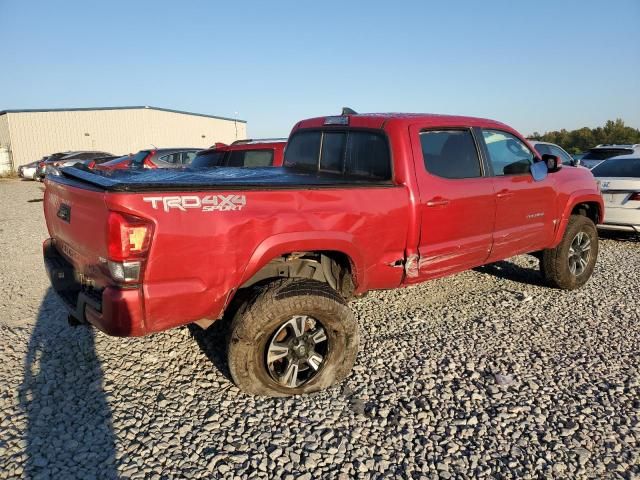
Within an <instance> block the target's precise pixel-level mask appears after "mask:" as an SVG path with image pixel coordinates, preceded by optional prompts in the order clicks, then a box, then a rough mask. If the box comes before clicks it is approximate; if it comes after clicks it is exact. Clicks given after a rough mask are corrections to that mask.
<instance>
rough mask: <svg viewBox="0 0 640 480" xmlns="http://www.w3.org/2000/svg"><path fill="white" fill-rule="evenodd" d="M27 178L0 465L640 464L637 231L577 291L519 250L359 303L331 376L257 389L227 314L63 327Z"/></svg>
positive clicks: (19, 206)
mask: <svg viewBox="0 0 640 480" xmlns="http://www.w3.org/2000/svg"><path fill="white" fill-rule="evenodd" d="M41 199H42V191H41V185H39V184H36V183H33V182H20V181H16V180H0V252H1V253H0V280H1V282H0V285H1V291H0V308H1V315H0V478H2V479H5V478H16V477H30V478H31V477H33V478H52V479H54V478H55V479H59V478H72V477H77V478H93V477H97V478H116V477H120V478H165V477H180V478H199V477H207V478H211V477H214V478H215V477H226V478H242V477H250V478H256V477H258V478H285V479H289V478H291V479H293V478H300V479H311V478H314V479H316V478H345V479H346V478H354V477H358V478H383V477H384V478H388V477H398V478H444V479H447V478H472V477H473V478H475V477H485V478H640V474H639V468H638V465H639V464H640V444H639V442H640V425H639V423H638V418H639V412H640V383H639V382H640V366H639V359H640V358H639V351H640V347H639V346H640V322H639V320H640V307H639V306H638V300H639V293H638V292H640V275H639V274H638V272H640V241H638V239H637V238H632V237H617V238H616V237H608V238H606V239H603V240H602V242H601V254H600V259H599V262H598V264H597V267H596V271H595V274H594V277H593V279H592V280H591V281H590V282H589V283H588V284H587V285H586V286H585V287H584V288H582V289H581V290H579V291H577V292H563V291H558V290H551V289H548V288H545V287H544V286H542V285H541V279H540V277H539V274H538V270H537V261H536V260H534V259H533V258H532V257H527V256H522V257H517V258H515V259H512V260H511V261H510V262H500V263H498V264H496V265H494V266H491V267H484V268H482V269H478V270H477V271H470V272H465V273H463V274H460V275H456V276H454V277H451V278H447V279H442V280H437V281H433V282H430V283H427V284H424V285H421V286H418V287H413V288H409V289H405V290H396V291H389V292H376V293H372V294H370V295H369V296H368V297H366V298H365V299H362V300H359V301H357V302H355V303H354V304H353V308H354V310H355V312H356V314H357V317H358V321H359V323H360V326H361V329H362V345H361V353H360V355H359V358H358V362H357V365H356V368H355V371H354V372H353V374H352V375H351V376H350V377H349V378H348V379H347V380H346V381H345V382H343V384H342V385H339V386H337V387H334V388H332V389H330V390H328V391H326V392H322V393H319V394H316V395H313V396H306V397H303V398H291V399H285V400H281V399H265V398H254V397H249V396H247V395H244V394H242V393H241V392H240V391H238V389H237V388H236V387H235V386H234V385H233V384H232V383H231V382H230V381H229V380H228V378H227V375H228V372H227V370H226V367H225V365H224V360H223V358H222V354H221V350H220V348H219V347H218V345H219V344H220V342H221V340H222V338H223V337H222V336H223V333H224V332H223V327H222V325H216V326H214V327H212V329H210V331H207V332H202V331H200V330H199V329H198V328H197V327H193V328H181V329H176V330H172V331H169V332H165V333H161V334H156V335H153V336H151V337H145V338H138V339H118V338H111V337H108V336H106V335H103V334H102V333H99V332H96V331H93V330H91V329H89V328H86V327H76V328H71V327H68V326H67V324H66V314H65V311H64V308H63V307H62V305H61V304H60V302H59V301H58V300H57V299H56V298H55V295H53V294H52V293H51V292H50V291H49V289H48V282H47V280H46V275H45V272H44V268H43V266H42V261H41V253H40V248H41V247H40V245H41V241H42V240H43V239H44V238H45V237H46V228H45V225H44V221H43V216H42V202H41Z"/></svg>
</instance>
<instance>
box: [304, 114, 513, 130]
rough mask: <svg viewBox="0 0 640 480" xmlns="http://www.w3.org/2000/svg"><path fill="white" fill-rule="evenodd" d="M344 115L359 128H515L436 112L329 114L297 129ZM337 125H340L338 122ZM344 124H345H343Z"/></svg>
mask: <svg viewBox="0 0 640 480" xmlns="http://www.w3.org/2000/svg"><path fill="white" fill-rule="evenodd" d="M338 117H343V118H347V120H346V122H347V123H346V125H349V126H350V127H359V128H376V129H380V128H383V127H384V126H385V124H387V123H390V122H393V123H400V124H406V125H410V124H413V123H416V122H419V123H422V124H427V125H430V126H434V127H446V126H473V127H485V128H500V129H505V130H509V131H511V130H513V129H512V128H511V127H509V126H508V125H506V124H504V123H502V122H498V121H496V120H490V119H487V118H478V117H466V116H461V115H441V114H436V113H393V112H390V113H357V114H346V115H335V116H332V115H327V116H324V117H315V118H309V119H306V120H302V121H300V122H298V123H297V124H296V126H295V127H294V130H295V129H298V128H317V127H323V126H325V125H326V121H327V119H333V118H338ZM335 125H338V124H337V123H336V124H335ZM342 125H343V126H344V125H345V124H342Z"/></svg>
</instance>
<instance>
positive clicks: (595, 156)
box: [580, 143, 640, 168]
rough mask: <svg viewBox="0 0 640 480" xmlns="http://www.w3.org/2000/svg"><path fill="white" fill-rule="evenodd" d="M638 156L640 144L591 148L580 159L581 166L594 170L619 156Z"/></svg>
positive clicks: (603, 145)
mask: <svg viewBox="0 0 640 480" xmlns="http://www.w3.org/2000/svg"><path fill="white" fill-rule="evenodd" d="M634 153H635V154H637V155H638V156H640V144H637V143H636V144H634V145H622V144H602V145H597V146H595V147H593V148H590V149H589V151H588V152H586V153H585V154H584V156H583V157H582V158H581V159H580V165H582V166H584V167H587V168H593V167H595V166H596V165H598V164H600V163H602V162H604V161H605V160H607V159H609V158H612V157H617V156H619V155H631V154H634Z"/></svg>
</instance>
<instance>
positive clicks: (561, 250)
mask: <svg viewBox="0 0 640 480" xmlns="http://www.w3.org/2000/svg"><path fill="white" fill-rule="evenodd" d="M581 234H582V235H585V236H586V237H585V238H588V240H589V242H590V243H589V256H588V260H585V261H586V265H585V266H584V267H583V268H584V270H582V271H581V272H576V273H572V271H571V267H570V260H569V259H570V256H571V253H570V252H572V251H575V249H574V250H572V248H573V247H575V246H576V243H575V242H576V239H577V238H578V236H579V235H581ZM572 246H573V247H572ZM597 258H598V231H597V229H596V226H595V224H594V223H593V221H592V220H591V219H590V218H588V217H585V216H584V215H572V216H571V218H569V222H568V224H567V228H566V230H565V232H564V236H563V237H562V240H561V241H560V243H559V244H558V246H557V247H555V248H549V249H546V250H543V252H542V258H541V260H540V268H541V270H542V275H543V276H544V278H545V280H546V282H547V283H548V284H549V285H550V286H552V287H555V288H561V289H563V290H574V289H576V288H579V287H581V286H582V285H584V284H585V283H586V282H587V281H588V280H589V278H590V277H591V274H592V273H593V269H594V268H595V265H596V260H597Z"/></svg>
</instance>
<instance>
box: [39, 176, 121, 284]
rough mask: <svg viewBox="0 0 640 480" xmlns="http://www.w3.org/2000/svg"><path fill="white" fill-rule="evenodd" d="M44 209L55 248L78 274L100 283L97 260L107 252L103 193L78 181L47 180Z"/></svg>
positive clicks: (102, 260)
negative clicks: (74, 183) (75, 182)
mask: <svg viewBox="0 0 640 480" xmlns="http://www.w3.org/2000/svg"><path fill="white" fill-rule="evenodd" d="M44 212H45V219H46V222H47V228H48V230H49V235H50V236H51V238H53V239H54V241H55V245H56V249H57V250H58V251H59V252H60V253H61V254H62V255H63V256H64V257H66V258H67V260H69V262H70V263H71V264H72V265H73V266H74V267H75V269H76V271H77V272H78V273H81V274H83V275H84V276H86V277H87V278H91V279H92V280H93V281H95V283H96V286H104V285H105V284H106V283H107V277H106V275H104V274H103V273H102V270H101V268H100V265H101V263H104V259H106V257H107V255H106V253H107V232H106V225H107V218H108V213H109V212H108V209H107V206H106V204H105V192H104V191H103V190H101V189H96V188H92V187H91V186H84V185H81V184H78V185H72V184H70V183H67V182H65V183H60V182H57V181H47V188H46V190H45V195H44Z"/></svg>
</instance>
